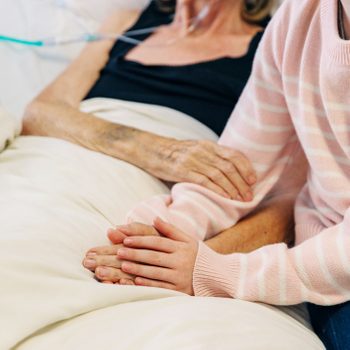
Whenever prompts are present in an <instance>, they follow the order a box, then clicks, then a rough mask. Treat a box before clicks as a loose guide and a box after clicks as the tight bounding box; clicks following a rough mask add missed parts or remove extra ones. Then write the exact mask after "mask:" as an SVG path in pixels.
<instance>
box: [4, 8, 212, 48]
mask: <svg viewBox="0 0 350 350" xmlns="http://www.w3.org/2000/svg"><path fill="white" fill-rule="evenodd" d="M209 11H210V6H209V4H207V5H205V6H204V7H203V9H202V10H201V11H200V12H199V13H198V15H197V16H196V17H194V18H192V20H191V21H190V27H189V28H188V31H187V33H192V32H194V31H195V30H196V29H197V28H198V26H199V25H200V24H201V22H202V21H203V20H204V19H205V18H206V16H207V15H208V14H209ZM158 28H159V27H150V28H144V29H136V30H130V31H127V32H125V33H124V34H112V33H111V34H105V33H103V34H102V33H84V34H80V35H78V36H75V37H71V38H55V37H51V38H46V39H41V40H26V39H19V38H15V37H11V36H6V35H0V42H8V43H13V44H19V45H25V46H32V47H47V46H51V47H53V46H59V45H68V44H75V43H81V42H93V41H100V40H121V41H124V42H127V43H129V44H133V45H138V44H140V43H141V42H142V40H138V39H134V38H132V36H138V35H143V34H149V33H153V32H155V31H156V30H157V29H158ZM173 42H174V41H172V42H171V43H173ZM153 46H154V45H153ZM157 46H159V45H157Z"/></svg>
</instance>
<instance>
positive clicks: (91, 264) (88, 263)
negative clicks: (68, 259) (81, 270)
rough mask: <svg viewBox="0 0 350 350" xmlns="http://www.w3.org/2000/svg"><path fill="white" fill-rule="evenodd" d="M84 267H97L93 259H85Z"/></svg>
mask: <svg viewBox="0 0 350 350" xmlns="http://www.w3.org/2000/svg"><path fill="white" fill-rule="evenodd" d="M84 266H85V267H90V268H92V267H95V266H96V261H95V260H93V259H85V260H84Z"/></svg>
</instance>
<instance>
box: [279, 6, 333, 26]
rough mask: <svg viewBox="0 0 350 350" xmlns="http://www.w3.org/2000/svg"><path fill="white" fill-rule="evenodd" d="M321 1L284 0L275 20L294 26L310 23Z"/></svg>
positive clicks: (284, 24) (281, 23)
mask: <svg viewBox="0 0 350 350" xmlns="http://www.w3.org/2000/svg"><path fill="white" fill-rule="evenodd" d="M321 1H322V0H284V1H283V3H282V5H281V6H280V7H279V9H278V10H277V12H276V14H275V15H274V17H273V22H277V23H279V24H280V25H283V26H284V27H289V26H291V25H293V26H294V25H296V23H299V24H303V23H310V19H311V18H313V17H314V16H315V13H316V12H317V10H318V9H319V7H320V2H321ZM327 1H333V0H327Z"/></svg>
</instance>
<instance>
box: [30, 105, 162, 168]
mask: <svg viewBox="0 0 350 350" xmlns="http://www.w3.org/2000/svg"><path fill="white" fill-rule="evenodd" d="M23 135H37V136H49V137H56V138H60V139H64V140H66V141H69V142H73V143H75V144H78V145H80V146H83V147H85V148H88V149H90V150H93V151H97V152H100V153H104V154H106V155H109V156H112V157H115V158H118V159H121V160H124V161H127V162H129V163H132V164H134V165H136V166H138V167H141V168H143V169H145V170H147V167H148V164H147V160H149V159H150V158H154V157H156V156H158V157H159V158H160V157H161V154H159V155H156V154H155V153H157V152H158V153H160V152H161V150H162V149H163V147H162V144H163V143H164V142H165V141H166V139H165V138H163V137H161V136H158V135H154V134H150V133H148V132H145V131H142V130H138V129H135V128H132V127H128V126H123V125H119V124H115V123H112V122H109V121H106V120H103V119H100V118H98V117H96V116H94V115H91V114H88V113H84V112H81V111H79V109H78V108H75V107H72V106H70V105H69V104H67V103H63V102H51V101H50V102H45V101H43V102H42V101H39V100H35V101H34V102H32V103H31V104H30V105H29V106H28V108H27V110H26V114H25V118H24V123H23ZM156 146H157V147H156Z"/></svg>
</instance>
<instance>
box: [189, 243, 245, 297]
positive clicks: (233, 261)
mask: <svg viewBox="0 0 350 350" xmlns="http://www.w3.org/2000/svg"><path fill="white" fill-rule="evenodd" d="M240 255H241V254H231V255H222V254H218V253H216V252H215V251H213V250H212V249H210V248H209V247H208V246H207V245H206V244H205V243H203V242H199V247H198V253H197V258H196V262H195V266H194V271H193V290H194V294H195V295H196V296H206V297H208V296H209V297H233V298H235V297H236V296H237V291H238V283H239V278H238V277H239V272H240Z"/></svg>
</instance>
